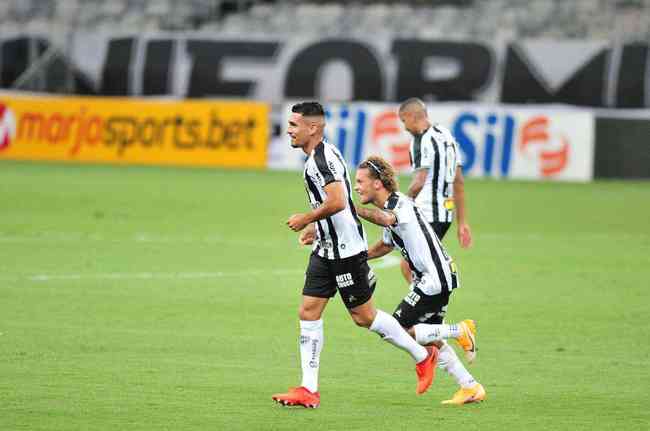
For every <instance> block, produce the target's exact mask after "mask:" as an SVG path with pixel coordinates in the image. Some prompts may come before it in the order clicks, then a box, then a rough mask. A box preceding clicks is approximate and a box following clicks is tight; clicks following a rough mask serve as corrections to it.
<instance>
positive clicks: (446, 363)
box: [393, 285, 485, 404]
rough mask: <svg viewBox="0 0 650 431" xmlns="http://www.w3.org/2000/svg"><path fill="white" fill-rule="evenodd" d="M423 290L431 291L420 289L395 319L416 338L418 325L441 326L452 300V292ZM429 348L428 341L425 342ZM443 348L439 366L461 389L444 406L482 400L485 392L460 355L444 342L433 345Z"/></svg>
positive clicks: (398, 310)
mask: <svg viewBox="0 0 650 431" xmlns="http://www.w3.org/2000/svg"><path fill="white" fill-rule="evenodd" d="M420 287H423V288H424V289H425V290H428V289H427V288H426V286H422V285H420V286H419V287H418V286H416V287H414V288H413V290H412V291H411V292H410V293H409V295H407V296H406V297H405V298H404V300H403V301H402V302H401V303H400V304H399V305H398V306H397V308H396V310H395V313H394V314H393V316H394V317H395V318H396V319H397V321H398V322H399V323H400V324H401V325H402V326H404V327H406V328H410V329H409V333H410V334H411V335H413V336H414V337H415V335H414V333H413V329H412V327H413V326H414V325H417V324H418V323H417V322H424V323H426V324H430V325H441V324H442V322H443V319H444V316H445V314H446V311H447V305H448V303H449V297H450V296H451V293H450V292H448V291H445V292H441V293H440V294H438V295H426V294H425V293H424V292H423V291H422V290H421V289H420ZM421 344H423V345H428V344H429V343H428V342H424V343H421ZM433 344H435V345H436V346H437V347H438V348H439V352H440V353H439V359H438V367H439V368H440V369H442V370H444V371H446V372H447V373H449V375H451V376H452V377H453V378H454V380H456V382H457V383H458V384H459V386H460V387H461V388H460V390H459V391H458V392H456V394H454V396H453V398H452V399H451V400H446V401H443V403H444V404H464V403H468V402H475V401H481V400H482V399H484V398H485V390H484V389H483V386H481V385H480V384H479V383H478V382H477V381H476V380H475V379H474V377H472V375H471V374H470V373H469V372H468V371H467V369H466V368H465V366H464V365H463V363H462V362H461V361H460V359H458V356H457V355H456V352H455V351H454V349H453V348H451V346H449V345H448V344H447V343H446V342H445V341H444V340H436V341H434V342H433Z"/></svg>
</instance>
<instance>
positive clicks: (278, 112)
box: [0, 92, 650, 181]
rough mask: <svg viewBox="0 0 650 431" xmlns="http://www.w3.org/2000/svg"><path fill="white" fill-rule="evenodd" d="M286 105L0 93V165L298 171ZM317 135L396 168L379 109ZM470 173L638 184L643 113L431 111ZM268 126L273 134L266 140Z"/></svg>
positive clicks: (392, 139) (354, 110)
mask: <svg viewBox="0 0 650 431" xmlns="http://www.w3.org/2000/svg"><path fill="white" fill-rule="evenodd" d="M290 105H291V103H289V102H287V103H285V104H283V105H280V106H276V107H275V108H274V109H272V108H271V106H270V105H268V104H265V103H260V102H248V101H232V100H205V99H204V100H201V101H187V100H174V99H155V98H120V97H61V96H56V95H35V94H25V93H19V92H4V93H0V160H2V159H7V160H53V161H65V162H80V163H114V164H131V163H134V164H156V165H197V166H202V165H203V166H223V167H237V168H270V169H293V170H297V169H301V168H302V164H303V161H304V155H303V154H302V153H301V152H300V151H295V150H292V149H291V148H290V147H289V146H288V144H287V138H286V115H287V113H288V112H289V108H290ZM325 108H326V113H327V122H328V127H327V139H328V140H329V141H330V142H333V143H335V144H336V145H337V146H338V147H339V148H340V149H341V151H342V152H343V153H344V155H345V157H346V159H347V160H348V162H349V163H350V164H351V165H356V164H358V163H359V162H360V161H361V160H362V159H363V158H364V157H366V156H367V155H369V154H380V155H382V156H383V157H385V158H386V159H388V160H389V161H391V163H393V164H394V165H395V166H396V167H397V169H398V171H400V172H408V170H409V167H408V166H409V154H408V143H409V139H410V137H409V135H408V134H407V133H405V132H404V130H403V128H402V126H401V124H400V121H399V118H398V117H397V114H396V105H395V104H391V103H375V102H355V103H329V104H325ZM429 113H430V116H431V118H432V119H433V120H434V122H436V123H439V124H442V125H444V126H445V127H448V128H449V129H451V130H452V132H453V133H454V134H455V136H456V137H457V140H458V142H459V145H460V148H461V153H462V155H463V158H464V164H465V170H466V174H467V175H468V176H470V177H489V178H512V179H533V180H563V181H590V180H591V179H593V178H650V111H648V110H634V111H629V110H607V111H603V110H590V109H583V108H576V107H569V106H563V105H485V104H474V103H465V104H460V103H436V104H435V105H430V106H429ZM271 125H273V127H272V129H273V130H274V132H273V133H272V132H271V127H270V126H271Z"/></svg>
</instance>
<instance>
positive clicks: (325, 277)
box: [302, 251, 374, 308]
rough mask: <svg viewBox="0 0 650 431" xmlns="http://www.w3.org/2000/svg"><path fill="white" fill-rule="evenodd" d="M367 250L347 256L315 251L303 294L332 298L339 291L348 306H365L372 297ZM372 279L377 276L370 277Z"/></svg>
mask: <svg viewBox="0 0 650 431" xmlns="http://www.w3.org/2000/svg"><path fill="white" fill-rule="evenodd" d="M369 273H370V267H369V266H368V253H366V252H365V251H364V252H363V253H359V254H357V255H355V256H351V257H347V258H345V259H334V260H331V259H325V258H323V257H320V256H319V255H317V254H315V253H312V254H311V256H310V257H309V266H308V267H307V273H306V277H305V287H304V288H303V289H302V294H303V295H306V296H315V297H317V298H331V297H333V296H334V295H336V291H337V289H338V291H339V292H340V294H341V299H343V303H344V304H345V306H346V307H347V308H354V307H358V306H359V305H363V304H365V303H366V302H368V300H369V299H370V298H371V297H372V291H373V289H372V288H371V287H370V286H369V282H368V275H369ZM370 278H371V279H373V278H374V277H370Z"/></svg>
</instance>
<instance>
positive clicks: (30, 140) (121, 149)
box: [0, 93, 269, 168]
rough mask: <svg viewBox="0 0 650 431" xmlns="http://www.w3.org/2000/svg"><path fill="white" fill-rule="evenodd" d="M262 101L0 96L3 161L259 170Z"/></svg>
mask: <svg viewBox="0 0 650 431" xmlns="http://www.w3.org/2000/svg"><path fill="white" fill-rule="evenodd" d="M268 123H269V107H268V105H267V104H265V103H256V102H245V101H242V102H234V101H233V102H231V101H214V100H203V101H178V100H155V99H135V98H92V97H55V96H48V97H39V96H26V95H16V94H12V93H0V160H1V159H13V160H56V161H66V162H102V163H119V164H131V163H136V164H157V165H204V166H225V167H250V168H264V167H266V163H267V154H266V150H267V142H268V133H269V124H268Z"/></svg>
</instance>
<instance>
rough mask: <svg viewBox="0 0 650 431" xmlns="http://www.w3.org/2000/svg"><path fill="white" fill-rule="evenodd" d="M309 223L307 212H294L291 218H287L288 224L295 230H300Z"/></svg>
mask: <svg viewBox="0 0 650 431" xmlns="http://www.w3.org/2000/svg"><path fill="white" fill-rule="evenodd" d="M308 224H309V220H307V214H294V215H292V216H291V217H289V220H287V225H288V226H289V229H291V230H292V231H294V232H300V231H301V230H303V229H304V228H305V226H307V225H308Z"/></svg>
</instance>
